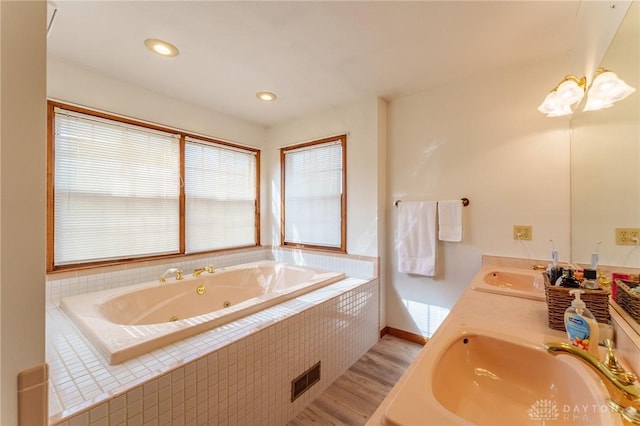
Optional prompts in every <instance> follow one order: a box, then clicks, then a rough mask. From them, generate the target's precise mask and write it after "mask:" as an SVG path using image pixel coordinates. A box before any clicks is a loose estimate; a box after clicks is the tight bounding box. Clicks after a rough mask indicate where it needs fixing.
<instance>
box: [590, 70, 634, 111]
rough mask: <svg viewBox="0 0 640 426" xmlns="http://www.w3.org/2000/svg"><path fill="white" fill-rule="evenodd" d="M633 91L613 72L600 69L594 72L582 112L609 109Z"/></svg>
mask: <svg viewBox="0 0 640 426" xmlns="http://www.w3.org/2000/svg"><path fill="white" fill-rule="evenodd" d="M635 91H636V89H634V88H633V87H631V86H629V85H628V84H627V83H625V82H624V81H623V80H621V79H620V78H619V77H618V76H617V75H616V74H615V73H614V72H611V71H609V70H607V69H604V68H602V67H600V68H598V69H597V70H596V76H595V78H594V79H593V83H591V87H590V88H589V92H588V93H587V104H586V105H585V107H584V110H583V111H597V110H599V109H603V108H609V107H610V106H612V105H613V104H614V103H615V102H618V101H621V100H623V99H624V98H626V97H627V96H629V95H630V94H632V93H633V92H635Z"/></svg>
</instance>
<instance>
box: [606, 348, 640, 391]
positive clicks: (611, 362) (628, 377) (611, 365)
mask: <svg viewBox="0 0 640 426" xmlns="http://www.w3.org/2000/svg"><path fill="white" fill-rule="evenodd" d="M604 346H605V347H606V348H607V353H606V354H605V356H604V361H603V362H602V363H603V364H604V366H605V367H607V368H608V369H609V371H611V373H613V374H614V375H615V376H616V378H617V379H618V380H619V381H620V383H622V384H623V385H630V384H632V383H633V382H635V381H636V379H637V377H636V375H635V374H633V373H632V372H630V371H627V370H625V369H624V367H623V366H621V365H620V362H619V361H618V357H617V356H616V352H615V345H614V343H613V342H612V341H611V339H605V340H604Z"/></svg>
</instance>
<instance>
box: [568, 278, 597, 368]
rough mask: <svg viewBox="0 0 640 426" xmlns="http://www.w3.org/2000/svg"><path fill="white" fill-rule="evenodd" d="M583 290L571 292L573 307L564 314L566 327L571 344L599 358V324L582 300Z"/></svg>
mask: <svg viewBox="0 0 640 426" xmlns="http://www.w3.org/2000/svg"><path fill="white" fill-rule="evenodd" d="M581 293H583V291H582V290H570V291H569V294H573V295H574V297H575V298H574V299H573V301H572V302H571V306H569V307H568V308H567V310H566V311H565V312H564V327H565V328H566V330H567V336H568V337H569V343H571V344H572V345H573V346H576V347H578V348H580V349H584V350H585V351H588V352H589V353H590V354H591V355H593V356H595V357H598V322H597V321H596V318H595V317H594V316H593V314H592V313H591V311H589V309H587V305H585V303H584V302H583V301H582V300H581V299H580V294H581Z"/></svg>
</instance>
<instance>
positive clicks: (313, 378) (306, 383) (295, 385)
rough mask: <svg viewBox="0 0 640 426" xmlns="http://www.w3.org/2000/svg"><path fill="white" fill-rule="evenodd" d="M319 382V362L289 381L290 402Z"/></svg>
mask: <svg viewBox="0 0 640 426" xmlns="http://www.w3.org/2000/svg"><path fill="white" fill-rule="evenodd" d="M319 381H320V361H318V363H317V364H316V365H314V366H313V367H311V368H310V369H308V370H307V371H305V372H304V373H302V374H301V375H299V376H298V377H296V378H295V379H294V380H292V381H291V402H293V401H295V400H296V398H298V397H299V396H300V395H302V394H303V393H305V392H306V391H307V389H309V388H310V387H311V386H313V385H315V384H316V383H318V382H319Z"/></svg>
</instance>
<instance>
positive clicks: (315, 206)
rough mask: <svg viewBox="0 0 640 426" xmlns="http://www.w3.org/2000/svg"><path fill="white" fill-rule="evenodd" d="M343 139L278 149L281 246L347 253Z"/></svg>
mask: <svg viewBox="0 0 640 426" xmlns="http://www.w3.org/2000/svg"><path fill="white" fill-rule="evenodd" d="M346 144H347V137H346V135H341V136H336V137H332V138H327V139H322V140H318V141H314V142H309V143H304V144H300V145H295V146H290V147H285V148H281V149H280V159H281V172H282V226H281V238H280V239H281V244H282V245H294V246H299V247H300V246H301V247H316V248H324V249H331V250H338V251H342V252H346V190H345V188H346V168H345V164H346Z"/></svg>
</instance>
